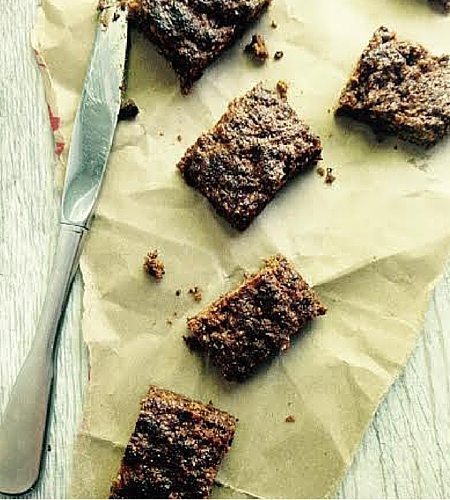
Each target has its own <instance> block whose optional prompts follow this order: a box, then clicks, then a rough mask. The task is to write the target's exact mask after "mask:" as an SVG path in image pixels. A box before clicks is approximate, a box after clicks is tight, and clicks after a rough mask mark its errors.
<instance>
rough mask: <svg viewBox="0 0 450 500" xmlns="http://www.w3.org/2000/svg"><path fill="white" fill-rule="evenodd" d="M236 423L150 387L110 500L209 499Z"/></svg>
mask: <svg viewBox="0 0 450 500" xmlns="http://www.w3.org/2000/svg"><path fill="white" fill-rule="evenodd" d="M235 430H236V419H235V418H234V417H233V416H231V415H229V414H228V413H226V412H224V411H220V410H217V409H216V408H214V407H213V406H206V405H204V404H203V403H200V402H198V401H193V400H191V399H188V398H186V397H184V396H181V395H179V394H175V393H174V392H171V391H167V390H164V389H159V388H157V387H154V386H151V387H150V389H149V392H148V394H147V396H146V397H145V399H143V401H142V404H141V411H140V414H139V417H138V420H137V423H136V427H135V430H134V432H133V434H132V436H131V438H130V441H129V443H128V446H127V448H126V450H125V454H124V457H123V460H122V463H121V466H120V470H119V474H118V476H117V479H116V480H115V481H114V483H113V485H112V488H111V496H110V498H207V497H208V496H209V493H210V491H211V488H212V486H213V483H214V479H215V477H216V474H217V470H218V468H219V466H220V463H221V461H222V459H223V458H224V456H225V454H226V453H227V451H228V449H229V447H230V446H231V443H232V441H233V436H234V433H235Z"/></svg>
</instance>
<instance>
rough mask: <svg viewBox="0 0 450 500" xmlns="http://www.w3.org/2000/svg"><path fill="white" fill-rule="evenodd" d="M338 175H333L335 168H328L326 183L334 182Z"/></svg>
mask: <svg viewBox="0 0 450 500" xmlns="http://www.w3.org/2000/svg"><path fill="white" fill-rule="evenodd" d="M335 180H336V177H335V176H334V175H333V169H332V168H327V175H326V176H325V184H333V182H334V181H335Z"/></svg>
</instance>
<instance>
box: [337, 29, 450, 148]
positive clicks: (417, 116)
mask: <svg viewBox="0 0 450 500" xmlns="http://www.w3.org/2000/svg"><path fill="white" fill-rule="evenodd" d="M337 113H338V114H345V115H349V116H351V117H353V118H355V119H357V120H360V121H363V122H365V123H368V124H369V125H371V126H372V127H373V128H374V129H375V130H376V131H377V132H382V133H392V134H394V135H397V136H398V137H400V138H402V139H404V140H406V141H410V142H413V143H416V144H419V145H422V146H432V145H434V144H435V143H436V142H437V141H438V140H440V139H442V138H443V137H444V136H445V135H446V134H447V133H448V132H449V129H450V66H449V58H448V56H443V57H435V56H432V55H431V54H430V53H429V52H428V51H427V50H426V49H425V48H424V47H422V46H421V45H418V44H415V43H411V42H405V41H401V40H398V39H397V36H396V34H395V33H394V32H392V31H389V30H388V29H387V28H384V27H381V28H379V29H378V30H377V31H376V32H375V34H374V36H373V38H372V40H371V41H370V43H369V46H368V47H367V48H366V49H365V51H364V53H363V55H362V57H361V59H360V61H359V63H358V66H357V68H356V70H355V72H354V73H353V75H352V77H351V78H350V81H349V83H348V84H347V86H346V88H345V89H344V91H343V92H342V94H341V97H340V100H339V107H338V109H337Z"/></svg>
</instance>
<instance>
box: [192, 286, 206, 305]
mask: <svg viewBox="0 0 450 500" xmlns="http://www.w3.org/2000/svg"><path fill="white" fill-rule="evenodd" d="M189 293H190V294H191V295H192V296H193V297H194V300H195V302H201V300H202V298H203V294H202V291H201V290H200V288H199V287H198V286H194V287H192V288H190V289H189Z"/></svg>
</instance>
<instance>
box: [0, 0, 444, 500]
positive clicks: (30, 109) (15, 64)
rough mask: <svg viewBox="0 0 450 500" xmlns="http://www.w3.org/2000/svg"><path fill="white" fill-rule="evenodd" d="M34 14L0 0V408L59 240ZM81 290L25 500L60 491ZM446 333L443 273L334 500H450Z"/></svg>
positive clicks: (81, 355)
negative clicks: (34, 479)
mask: <svg viewBox="0 0 450 500" xmlns="http://www.w3.org/2000/svg"><path fill="white" fill-rule="evenodd" d="M36 5H37V0H21V2H11V0H0V7H2V16H1V17H0V33H1V35H2V41H1V45H0V410H1V409H3V408H4V406H5V404H6V401H7V399H8V394H9V391H10V389H11V385H12V383H13V380H14V377H15V376H16V374H17V372H18V370H19V367H20V365H21V362H22V360H23V359H24V356H25V355H26V352H27V348H28V346H29V345H30V341H31V338H32V335H33V330H34V327H35V325H36V322H37V318H38V315H39V311H40V307H41V304H42V301H43V297H44V293H45V286H46V280H47V277H48V273H49V269H50V265H51V260H52V248H53V245H54V243H55V239H56V232H57V215H58V208H57V205H58V202H57V201H58V196H57V193H56V192H55V190H54V188H53V177H52V167H53V166H54V159H53V154H52V148H53V144H52V138H51V132H50V127H49V123H48V117H47V112H46V106H45V101H44V94H43V86H42V82H41V80H40V75H39V71H38V70H37V67H36V64H35V62H34V58H33V54H32V50H31V47H30V29H31V27H32V24H33V20H34V16H35V8H36ZM81 293H82V286H81V278H80V277H79V276H78V277H77V279H76V282H75V285H74V289H73V291H72V295H71V300H70V303H69V306H68V310H67V314H66V319H65V322H64V326H63V330H62V335H61V342H60V348H59V354H58V358H57V373H58V375H57V381H56V397H55V402H54V408H53V412H52V417H51V423H50V438H49V443H50V446H51V451H50V452H48V453H47V456H46V461H45V465H44V471H43V475H42V480H41V482H40V483H39V485H38V486H37V488H36V489H35V490H34V491H33V492H31V493H29V494H28V495H27V496H28V497H29V498H62V497H64V496H66V494H67V485H68V481H69V480H70V470H71V449H72V442H73V438H74V434H75V432H76V429H77V425H78V423H79V419H80V414H81V402H82V393H83V387H84V385H85V381H86V374H87V369H86V366H87V364H86V362H87V356H86V352H85V349H84V347H83V343H82V340H81V332H80V315H81ZM449 331H450V271H448V272H447V273H446V276H445V278H444V279H443V280H442V282H441V283H440V284H439V286H438V287H437V290H436V292H435V293H434V295H433V297H432V300H431V304H430V310H429V312H428V315H427V319H426V322H425V328H424V335H423V336H422V337H421V338H420V340H419V342H418V346H417V349H416V351H415V353H414V355H413V357H412V359H411V361H410V363H409V364H408V366H407V368H406V370H405V373H404V375H403V376H402V377H401V378H400V379H399V380H398V381H397V382H396V383H395V385H394V386H393V388H392V389H391V391H390V392H389V394H388V395H387V397H386V399H385V401H384V402H383V404H382V405H381V407H380V408H379V410H378V412H377V414H376V416H375V418H374V420H373V422H372V424H371V425H370V426H369V428H368V430H367V432H366V435H365V437H364V439H363V442H362V445H361V446H360V448H359V450H358V452H357V455H356V458H355V461H354V463H353V465H352V467H351V468H350V470H349V472H348V475H347V477H346V479H345V480H344V482H343V484H342V486H341V488H340V491H339V493H338V495H339V497H341V498H418V497H421V498H423V497H435V498H436V497H437V498H445V497H450V340H449V337H448V332H449ZM0 498H2V497H1V496H0ZM5 498H6V497H5Z"/></svg>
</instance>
